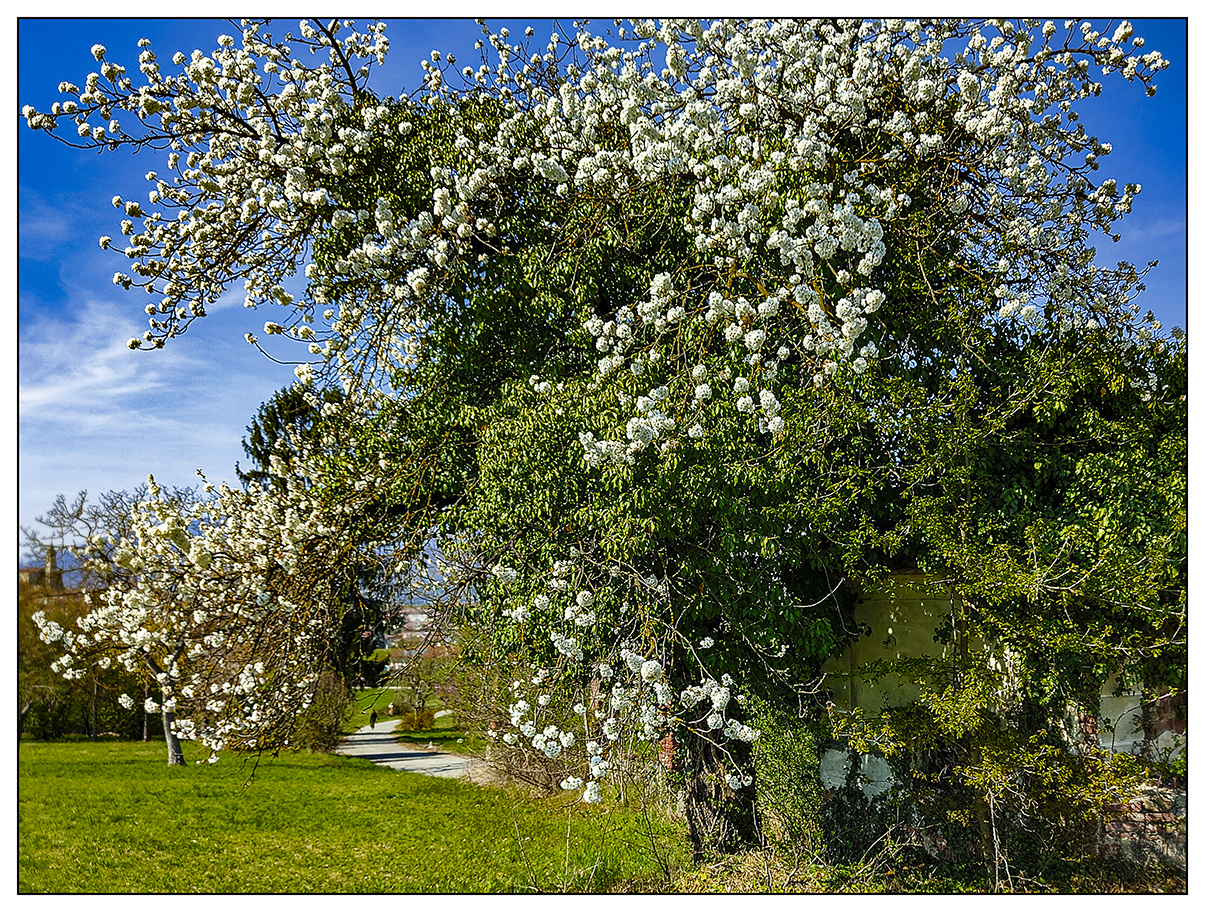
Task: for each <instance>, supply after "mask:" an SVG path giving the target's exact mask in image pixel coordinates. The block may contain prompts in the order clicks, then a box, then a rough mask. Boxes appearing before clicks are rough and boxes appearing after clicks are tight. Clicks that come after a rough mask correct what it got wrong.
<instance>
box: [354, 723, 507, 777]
mask: <svg viewBox="0 0 1205 912" xmlns="http://www.w3.org/2000/svg"><path fill="white" fill-rule="evenodd" d="M397 724H398V720H397V719H380V720H378V721H377V727H376V728H375V729H374V728H370V727H369V726H367V725H365V726H364V727H363V728H361V729H360V730H359V731H357V732H355V733H354V734H351V735H348V736H347V737H346V738H344V739H343V741H342V742H340V744H339V753H341V754H344V755H346V756H348V757H363V758H364V759H365V760H371V761H372V762H373V763H379V764H381V765H382V766H388V767H391V768H392V769H399V770H406V771H407V772H411V773H422V774H423V775H425V776H443V777H445V778H449V779H461V778H474V776H475V774H480V773H482V772H483V771H484V769H485V764H484V763H483V762H482V761H481V760H477V759H474V758H472V757H461V756H460V755H458V754H445V753H443V752H442V751H437V750H421V749H415V748H413V747H409V746H407V745H403V744H399V743H398V741H397V739H396V737H394V734H393V730H394V729H395V728H397Z"/></svg>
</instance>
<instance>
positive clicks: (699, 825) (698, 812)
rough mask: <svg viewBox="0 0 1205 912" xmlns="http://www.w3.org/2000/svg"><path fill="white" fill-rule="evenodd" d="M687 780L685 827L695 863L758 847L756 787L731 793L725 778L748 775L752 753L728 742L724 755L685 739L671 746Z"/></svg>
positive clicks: (708, 744) (710, 746)
mask: <svg viewBox="0 0 1205 912" xmlns="http://www.w3.org/2000/svg"><path fill="white" fill-rule="evenodd" d="M675 748H676V750H675V753H676V754H677V752H678V751H681V755H680V759H679V757H675V759H676V760H677V761H678V762H680V763H681V766H682V770H683V772H684V773H685V775H686V795H685V810H686V823H687V827H688V829H689V831H690V841H691V845H692V847H693V849H694V856H695V860H696V861H698V860H701V859H702V858H704V857H706V856H707V855H711V854H714V853H717V852H735V851H737V850H739V849H742V848H749V847H751V846H757V845H760V844H761V832H760V829H759V827H758V825H757V816H756V811H755V808H754V801H753V799H754V796H755V794H756V792H755V788H756V782H754V783H750V784H749V785H742V786H741V788H739V789H733V788H731V787H730V786H729V784H728V781H727V780H728V776H729V775H731V774H733V773H735V772H736V766H735V765H734V761H735V763H736V764H739V766H740V768H741V771H742V773H748V774H751V773H752V769H753V764H752V762H751V759H752V758H751V753H752V752H751V750H750V748H749V745H748V744H746V743H744V742H739V741H731V742H728V743H727V744H725V745H724V750H721V749H720V748H718V747H716V746H715V745H714V744H712V743H711V742H710V741H708V740H706V739H705V738H701V737H699V736H697V735H694V734H688V735H687V736H686V737H685V738H683V739H681V740H678V741H676V743H675Z"/></svg>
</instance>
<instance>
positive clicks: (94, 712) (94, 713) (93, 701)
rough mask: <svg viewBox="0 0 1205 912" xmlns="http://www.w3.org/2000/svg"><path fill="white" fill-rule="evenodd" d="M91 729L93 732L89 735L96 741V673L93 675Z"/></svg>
mask: <svg viewBox="0 0 1205 912" xmlns="http://www.w3.org/2000/svg"><path fill="white" fill-rule="evenodd" d="M89 731H90V732H91V734H90V735H89V737H90V738H91V739H92V740H93V741H95V740H96V675H95V674H93V675H92V722H91V724H90V725H89Z"/></svg>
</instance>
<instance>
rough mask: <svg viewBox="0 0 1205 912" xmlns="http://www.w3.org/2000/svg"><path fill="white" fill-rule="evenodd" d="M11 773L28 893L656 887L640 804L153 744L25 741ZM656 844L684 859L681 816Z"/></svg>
mask: <svg viewBox="0 0 1205 912" xmlns="http://www.w3.org/2000/svg"><path fill="white" fill-rule="evenodd" d="M188 747H194V750H193V751H192V754H193V758H194V759H195V757H196V756H197V754H198V750H197V749H196V748H195V746H193V745H186V748H185V750H186V757H187V756H188ZM252 772H254V776H253V777H252V778H250V780H249V777H251V774H252ZM18 781H19V798H18V875H17V876H18V889H19V891H20V892H22V893H44V892H58V893H71V892H102V893H108V892H130V891H133V892H172V893H175V892H183V893H211V892H212V893H226V892H231V893H237V892H267V893H276V892H287V893H296V892H306V893H315V892H316V893H323V892H339V893H351V892H423V893H428V892H482V893H491V892H528V891H536V890H542V891H557V892H568V891H589V892H605V891H608V890H615V889H619V890H641V889H645V890H650V889H651V890H658V889H663V888H664V887H663V886H662V885H663V883H664V880H663V877H664V874H663V872H662V869H661V867H660V865H659V863H658V861H657V859H656V857H655V853H654V852H653V850H652V843H651V841H650V838H649V836H648V835H647V829H648V828H647V827H646V826H645V825H644V823H643V821H642V820H641V819H640V817H639V816H638V815H636V814H632V813H627V812H622V811H617V812H614V813H611V814H603V813H599V812H597V811H595V810H594V809H593V808H586V807H584V806H580V805H579V806H578V807H576V808H572V809H570V808H567V807H566V804H567V801H566V800H565V799H564V798H558V799H551V800H545V801H540V802H536V801H532V800H525V799H521V798H518V797H516V796H514V795H509V794H507V793H505V792H503V791H500V790H497V789H487V788H479V787H476V786H473V785H470V784H467V783H462V782H459V781H457V780H450V779H437V778H434V777H427V776H420V775H416V774H411V773H404V772H398V771H395V770H390V769H386V768H383V767H377V766H375V765H373V764H372V763H370V762H369V761H367V760H359V759H352V758H346V757H336V756H327V755H320V754H289V755H282V756H281V757H279V758H277V759H274V760H272V759H265V760H264V761H262V762H261V763H259V765H258V766H255V765H254V763H253V761H252V760H251V759H244V758H242V757H239V756H224V757H223V758H222V760H221V761H220V762H218V763H216V764H213V765H209V764H200V765H197V764H195V763H193V764H191V765H189V766H187V767H174V768H169V767H168V766H167V764H166V762H165V750H164V747H163V745H162V743H154V742H152V743H149V744H143V743H140V742H134V743H131V742H100V743H46V742H32V741H25V742H22V743H21V744H20V746H19V749H18ZM656 848H657V853H660V854H668V855H669V856H670V857H671V858H672V859H673V860H672V862H671V864H672V865H673V867H674V868H675V869H676V868H677V867H679V866H680V865H681V861H682V859H683V857H684V854H685V848H684V845H683V842H682V838H681V835H680V834H679V833H678V832H677V830H676V828H674V827H673V826H662V827H661V828H660V829H659V830H658V832H657V835H656Z"/></svg>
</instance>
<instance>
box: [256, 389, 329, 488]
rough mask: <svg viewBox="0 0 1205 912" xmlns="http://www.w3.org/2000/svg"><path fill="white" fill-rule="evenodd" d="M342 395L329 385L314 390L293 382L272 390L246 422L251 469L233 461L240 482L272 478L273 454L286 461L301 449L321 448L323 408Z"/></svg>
mask: <svg viewBox="0 0 1205 912" xmlns="http://www.w3.org/2000/svg"><path fill="white" fill-rule="evenodd" d="M343 398H344V397H343V395H342V393H340V392H339V391H338V390H336V389H332V388H329V387H327V388H323V389H321V390H317V391H315V390H309V389H306V388H305V387H302V386H298V385H293V386H287V387H285V388H284V389H281V390H277V391H276V392H275V393H273V395H272V398H271V399H269V400H268V401H267V402H265V403H264V404H263V405H261V406H260V407H259V411H258V412H257V414H256V416H255V418H254V419H253V420H252V422H251V423H250V424H249V425H247V436H246V437H244V438H243V452H244V453H246V454H247V458H248V459H250V460H251V468H249V469H247V470H246V471H243V469H242V467H241V466H240V465H239V464H238V463H236V464H235V471H236V472H237V473H238V477H239V480H241V481H242V482H243V484H249V483H250V482H257V483H259V484H260V485H265V486H266V485H268V484H270V483H271V481H272V478H273V470H272V459H273V457H276V458H277V459H281V460H284V461H285V462H286V463H287V462H288V461H289V460H290V459H292V458H297V457H298V456H300V455H301V454H302V453H303V452H308V451H310V450H312V449H314V448H317V447H321V445H322V417H323V416H322V407H323V405H324V404H326V403H332V404H337V403H339V402H342V401H343Z"/></svg>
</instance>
